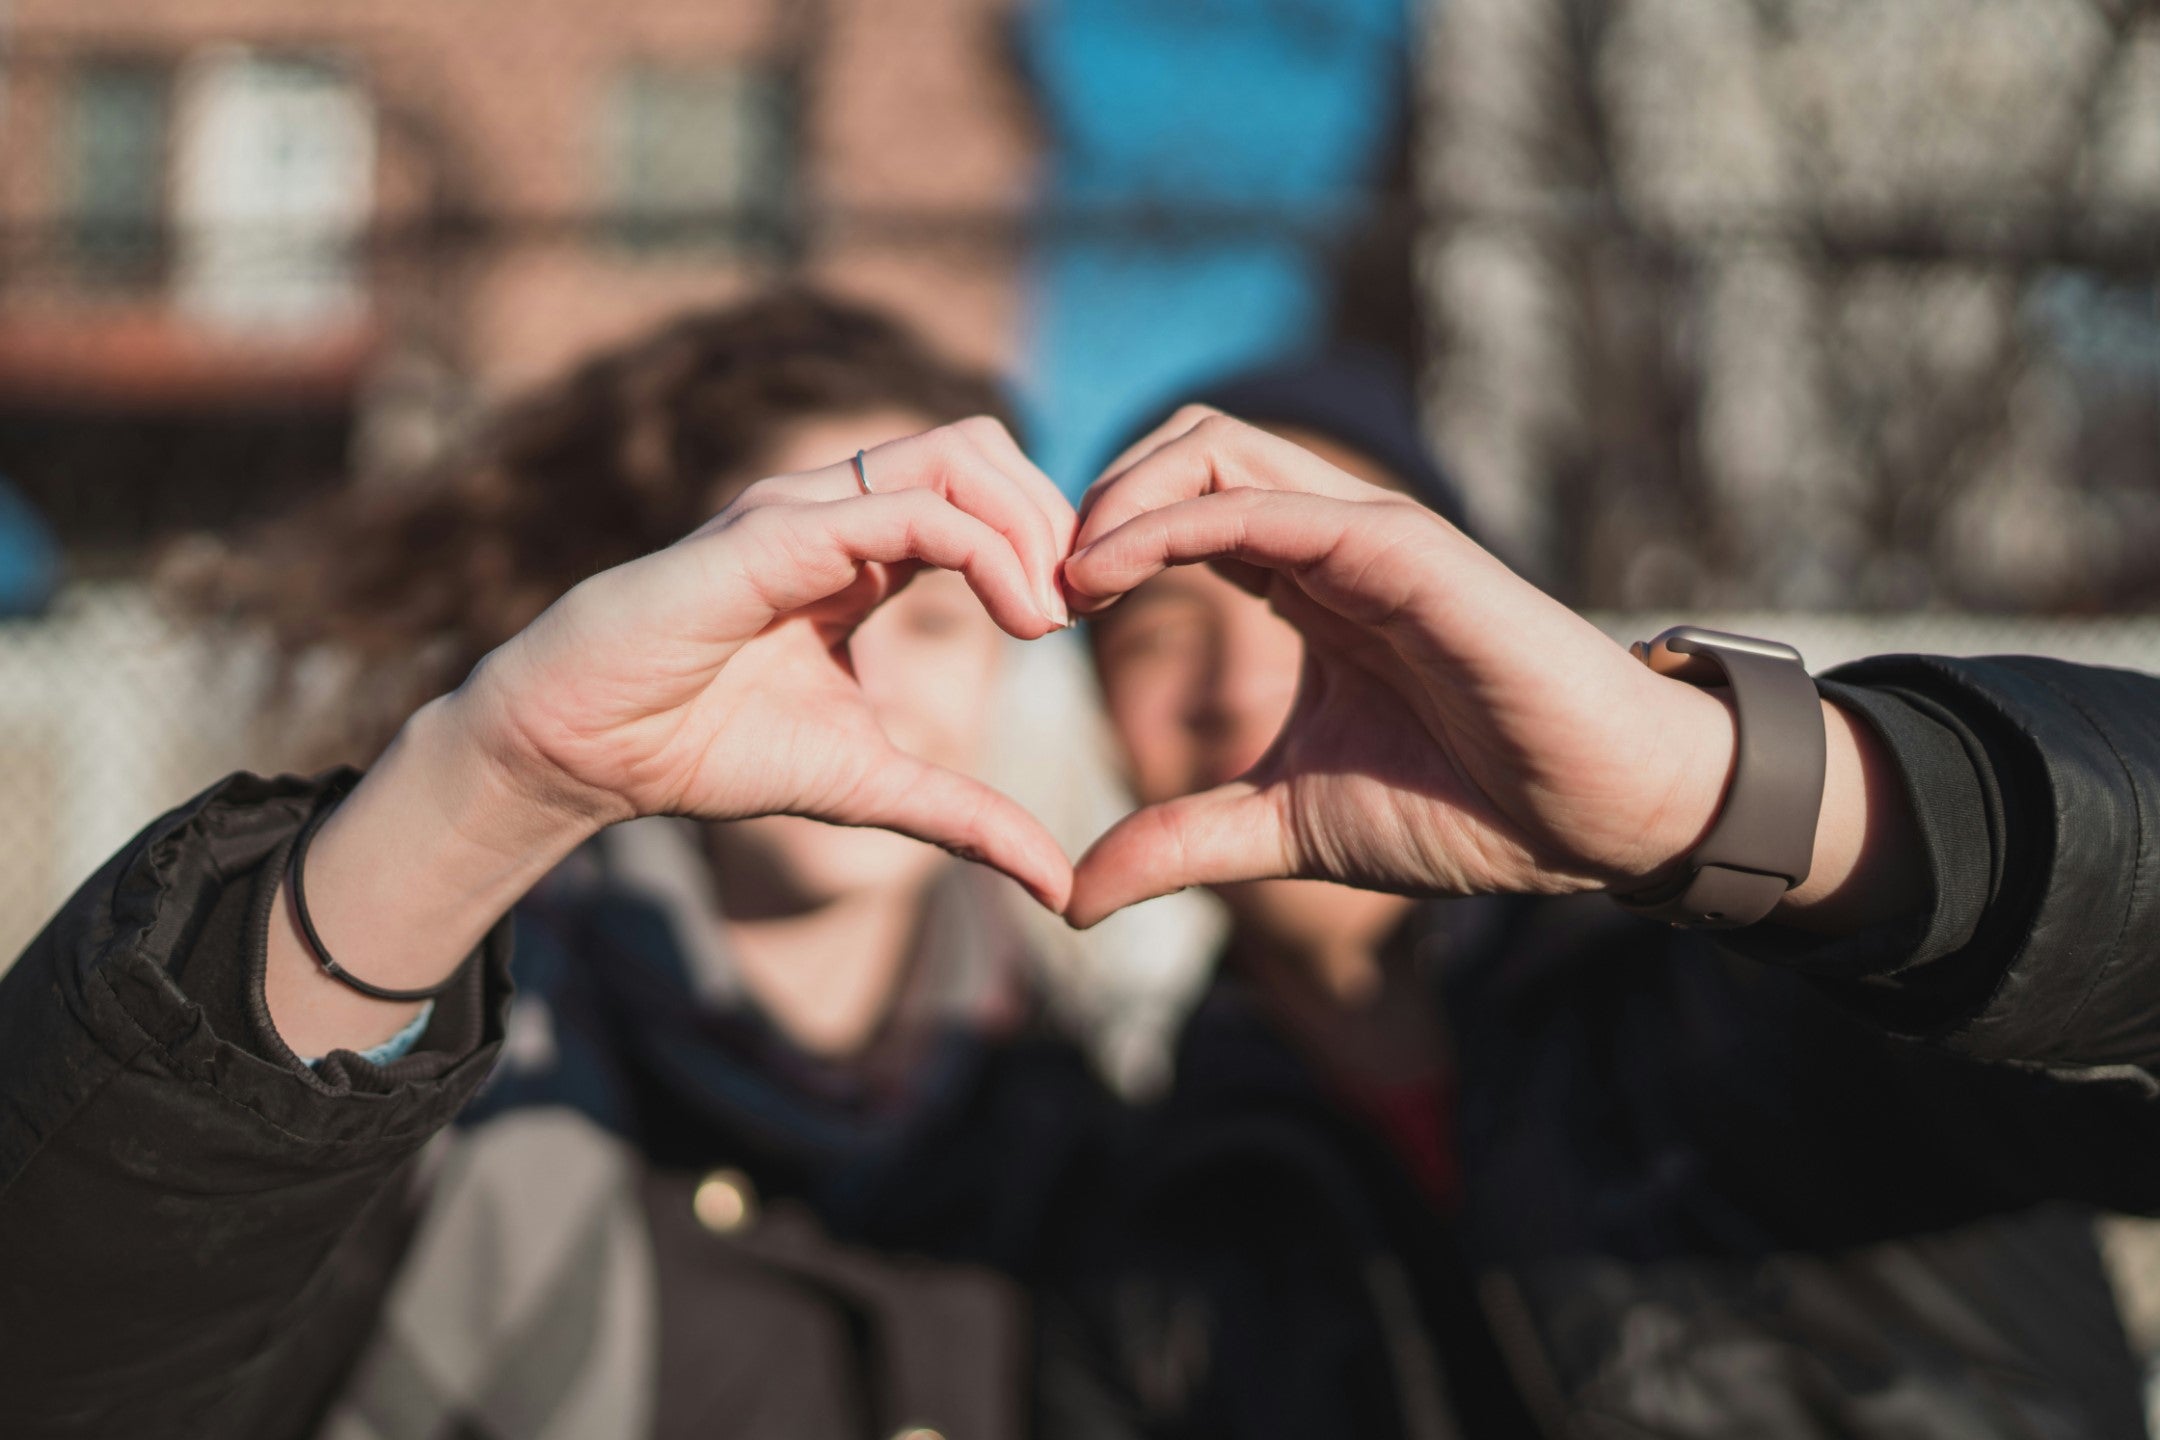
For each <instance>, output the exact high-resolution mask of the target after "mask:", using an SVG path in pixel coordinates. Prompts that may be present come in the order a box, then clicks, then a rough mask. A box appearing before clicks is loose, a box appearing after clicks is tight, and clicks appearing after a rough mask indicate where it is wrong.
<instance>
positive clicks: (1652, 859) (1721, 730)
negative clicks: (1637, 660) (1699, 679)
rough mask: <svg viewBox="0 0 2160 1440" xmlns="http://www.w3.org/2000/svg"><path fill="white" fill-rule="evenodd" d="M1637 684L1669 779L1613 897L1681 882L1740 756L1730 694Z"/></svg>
mask: <svg viewBox="0 0 2160 1440" xmlns="http://www.w3.org/2000/svg"><path fill="white" fill-rule="evenodd" d="M1643 679H1644V680H1645V682H1647V683H1648V685H1649V686H1650V687H1651V694H1652V696H1653V697H1654V698H1653V699H1652V701H1651V706H1652V709H1653V712H1654V713H1656V714H1657V715H1658V716H1659V717H1660V718H1659V721H1658V723H1657V725H1656V727H1655V728H1654V730H1653V732H1652V733H1653V735H1654V736H1655V743H1656V744H1657V745H1658V746H1659V748H1660V750H1661V751H1662V753H1663V756H1664V758H1665V763H1666V766H1667V767H1668V768H1669V771H1670V778H1669V780H1668V781H1667V783H1666V787H1665V793H1664V796H1663V798H1662V799H1661V801H1660V802H1659V803H1658V805H1657V807H1656V809H1655V810H1654V811H1653V812H1652V814H1651V817H1650V820H1649V822H1648V823H1647V824H1645V825H1644V826H1643V827H1642V829H1641V831H1640V832H1639V834H1640V844H1639V846H1638V848H1637V853H1636V855H1635V857H1634V858H1633V859H1632V861H1631V862H1630V863H1629V864H1628V865H1626V866H1624V867H1622V870H1621V874H1620V878H1619V879H1618V880H1617V881H1616V882H1615V883H1613V884H1612V885H1609V886H1608V887H1606V888H1607V889H1608V890H1610V891H1611V892H1612V893H1613V894H1616V895H1633V894H1640V893H1643V892H1646V891H1653V890H1657V889H1659V888H1661V887H1663V886H1666V885H1669V884H1670V883H1672V882H1673V881H1674V880H1675V879H1677V878H1679V876H1680V875H1681V873H1682V872H1683V871H1684V870H1685V869H1686V868H1687V866H1688V863H1689V857H1691V856H1692V855H1693V854H1694V853H1695V851H1696V850H1697V849H1698V848H1700V847H1701V845H1702V843H1703V841H1704V840H1705V839H1706V838H1708V836H1709V834H1710V831H1711V830H1712V829H1713V828H1714V827H1715V826H1716V824H1717V819H1718V814H1719V812H1720V811H1721V810H1722V809H1723V808H1724V805H1725V794H1726V791H1727V789H1728V787H1729V786H1730V785H1731V784H1732V776H1733V768H1734V766H1735V765H1736V764H1737V763H1738V760H1739V753H1740V720H1739V711H1738V707H1737V706H1736V705H1735V704H1734V702H1733V696H1732V691H1731V690H1730V689H1727V688H1725V687H1722V686H1720V687H1718V688H1715V689H1704V688H1702V687H1700V686H1697V685H1690V684H1688V683H1687V682H1685V681H1682V680H1674V679H1671V678H1670V677H1668V676H1664V675H1658V674H1654V673H1652V672H1650V671H1647V670H1646V671H1644V672H1643Z"/></svg>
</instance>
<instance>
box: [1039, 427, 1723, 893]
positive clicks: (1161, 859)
mask: <svg viewBox="0 0 2160 1440" xmlns="http://www.w3.org/2000/svg"><path fill="white" fill-rule="evenodd" d="M1191 564H1210V565H1213V566H1215V567H1216V568H1217V569H1218V570H1220V571H1222V572H1223V573H1224V574H1225V575H1226V576H1228V577H1229V578H1231V579H1232V580H1235V581H1236V582H1238V583H1240V584H1242V585H1244V586H1245V587H1246V588H1247V589H1249V590H1252V591H1253V592H1254V593H1256V594H1259V595H1261V596H1263V597H1265V598H1266V599H1267V600H1268V601H1269V603H1270V604H1271V605H1272V606H1273V607H1274V609H1275V610H1276V612H1277V613H1278V614H1280V615H1281V616H1282V617H1283V618H1284V619H1286V620H1287V621H1289V622H1290V624H1292V625H1293V626H1295V627H1296V628H1297V629H1298V630H1299V631H1300V632H1301V634H1302V635H1303V637H1304V640H1305V660H1304V674H1303V677H1302V682H1301V685H1300V689H1299V692H1298V696H1297V700H1296V702H1295V704H1294V706H1293V707H1292V710H1291V713H1290V716H1289V718H1288V719H1287V720H1286V721H1285V723H1284V726H1283V729H1282V731H1281V733H1280V734H1279V735H1278V736H1277V738H1276V740H1275V743H1274V744H1273V745H1272V746H1271V747H1270V748H1269V750H1268V751H1267V752H1266V754H1265V755H1263V756H1262V757H1261V759H1260V760H1259V762H1258V763H1256V764H1255V765H1254V766H1253V767H1252V769H1251V770H1249V771H1248V772H1247V773H1246V774H1245V775H1243V776H1242V777H1240V778H1238V779H1237V780H1234V781H1232V782H1231V783H1229V784H1226V785H1222V786H1219V787H1217V788H1216V789H1214V790H1210V791H1205V792H1202V793H1200V794H1197V795H1188V796H1185V797H1183V798H1181V799H1177V800H1172V801H1169V802H1167V803H1164V804H1159V805H1153V806H1149V807H1147V808H1145V809H1142V810H1140V811H1138V812H1137V813H1135V814H1133V815H1130V816H1128V817H1126V818H1125V819H1124V820H1122V821H1120V822H1119V823H1118V824H1117V825H1115V826H1113V827H1112V828H1111V829H1110V830H1109V831H1108V833H1106V834H1105V835H1103V836H1102V837H1101V838H1100V839H1099V840H1097V841H1096V842H1095V844H1094V846H1093V847H1092V848H1091V849H1090V850H1089V851H1088V853H1087V854H1086V855H1084V856H1083V857H1082V858H1081V860H1080V862H1079V865H1078V868H1077V873H1076V878H1075V886H1074V894H1073V902H1072V904H1071V906H1070V907H1069V908H1068V910H1067V914H1068V916H1069V918H1071V919H1072V920H1073V922H1074V923H1075V924H1078V925H1090V924H1093V923H1094V922H1096V921H1097V920H1100V919H1102V918H1103V917H1104V916H1105V915H1108V914H1110V913H1111V912H1113V911H1115V910H1117V909H1118V908H1120V907H1121V906H1124V905H1129V904H1132V903H1133V902H1135V901H1137V900H1142V899H1146V898H1148V897H1149V896H1152V895H1158V894H1162V893H1164V892H1166V891H1170V890H1174V889H1177V888H1180V887H1181V886H1186V885H1198V884H1205V885H1219V884H1227V883H1232V882H1236V881H1243V880H1260V879H1271V878H1276V877H1302V878H1310V879H1325V880H1335V881H1339V882H1343V883H1347V884H1351V885H1358V886H1363V887H1365V888H1368V889H1374V890H1391V891H1397V892H1401V893H1406V894H1418V895H1471V894H1485V893H1494V892H1511V893H1530V894H1557V893H1568V892H1572V891H1579V890H1589V889H1601V888H1618V889H1622V890H1625V889H1629V888H1636V887H1637V886H1639V885H1640V883H1641V882H1642V881H1643V879H1644V878H1645V877H1648V876H1653V875H1657V874H1659V873H1661V872H1663V871H1664V870H1665V869H1666V868H1668V867H1669V866H1671V865H1672V864H1673V863H1674V862H1675V861H1676V860H1677V859H1678V858H1680V857H1682V856H1684V855H1685V854H1686V853H1687V852H1688V850H1689V849H1690V848H1691V847H1692V846H1693V845H1694V844H1695V843H1696V842H1697V841H1698V840H1699V839H1700V838H1701V836H1702V834H1703V832H1704V830H1705V829H1706V828H1707V826H1708V825H1709V823H1710V821H1711V820H1712V819H1713V818H1714V816H1715V813H1716V810H1717V806H1718V803H1719V800H1720V797H1721V794H1722V790H1723V786H1724V782H1725V776H1726V774H1727V772H1728V770H1729V768H1730V765H1731V759H1732V754H1733V749H1734V728H1733V723H1732V720H1731V718H1730V716H1729V714H1728V712H1727V711H1726V709H1725V707H1724V706H1723V705H1722V704H1720V703H1719V702H1718V701H1717V700H1715V699H1713V698H1711V697H1710V696H1709V695H1708V694H1706V693H1705V692H1704V691H1701V690H1698V689H1696V688H1694V687H1692V686H1688V685H1683V684H1681V683H1679V682H1677V681H1674V680H1668V679H1665V678H1663V677H1661V676H1658V675H1656V674H1653V673H1652V672H1651V671H1650V670H1649V669H1648V668H1646V667H1645V666H1643V665H1641V664H1638V663H1637V662H1636V661H1635V660H1633V659H1631V658H1630V657H1629V655H1628V653H1627V652H1626V651H1625V650H1623V649H1621V648H1620V647H1619V646H1618V645H1615V644H1614V643H1613V642H1612V641H1611V640H1609V639H1607V638H1606V637H1605V636H1604V635H1602V634H1601V633H1600V632H1599V631H1598V630H1597V629H1596V628H1595V627H1593V626H1592V625H1591V624H1590V623H1589V622H1588V621H1587V620H1584V619H1582V618H1581V617H1580V616H1578V615H1576V614H1574V613H1573V612H1571V611H1569V610H1568V609H1567V608H1566V607H1565V606H1562V605H1560V604H1559V603H1558V602H1556V601H1554V600H1552V599H1551V598H1549V597H1548V596H1546V595H1544V594H1542V593H1540V592H1539V591H1538V590H1536V589H1535V588H1534V587H1532V586H1531V585H1529V584H1528V583H1527V582H1525V581H1523V580H1521V579H1520V578H1518V577H1517V576H1515V575H1513V574H1512V573H1510V572H1509V571H1508V570H1507V568H1506V567H1505V566H1503V565H1502V564H1500V563H1499V562H1498V561H1497V560H1495V559H1494V558H1493V557H1492V556H1490V555H1488V554H1487V553H1486V552H1485V551H1483V550H1481V549H1479V548H1478V547H1477V546H1476V545H1474V544H1473V543H1471V542H1470V541H1469V540H1468V539H1467V538H1466V537H1465V536H1463V535H1462V533H1461V532H1459V531H1458V530H1456V529H1455V528H1454V527H1453V526H1451V525H1450V524H1448V523H1447V521H1445V520H1443V519H1441V518H1440V517H1439V516H1437V515H1435V514H1433V513H1432V512H1431V511H1429V510H1427V509H1425V508H1424V507H1422V506H1420V505H1418V504H1415V503H1413V502H1411V501H1408V500H1406V499H1404V498H1403V497H1401V496H1399V495H1396V494H1393V493H1392V492H1389V491H1385V490H1381V489H1377V488H1375V487H1373V486H1371V485H1368V484H1365V483H1364V482H1362V481H1360V480H1357V479H1356V478H1354V477H1352V476H1350V475H1348V474H1346V473H1344V472H1343V471H1340V470H1338V469H1336V468H1335V467H1334V466H1332V465H1329V464H1327V463H1326V462H1325V461H1323V460H1321V459H1320V458H1319V457H1318V456H1315V455H1312V454H1310V453H1308V452H1306V451H1304V450H1301V449H1299V448H1298V447H1297V446H1295V445H1292V444H1290V443H1289V442H1288V441H1285V440H1281V439H1278V438H1276V437H1274V436H1272V435H1269V434H1266V433H1265V432H1263V431H1260V430H1258V429H1255V428H1253V427H1252V426H1249V425H1244V424H1241V423H1239V422H1238V421H1235V420H1232V419H1230V418H1228V417H1226V416H1223V415H1219V414H1214V413H1212V412H1207V411H1204V410H1200V409H1189V410H1187V411H1184V412H1181V413H1180V414H1179V415H1178V416H1176V417H1174V418H1173V419H1172V421H1171V422H1170V423H1169V424H1167V425H1165V426H1164V427H1163V428H1162V429H1161V430H1160V431H1158V432H1157V433H1156V434H1154V435H1152V436H1150V437H1148V438H1147V439H1146V440H1144V441H1142V442H1141V443H1140V444H1139V445H1136V446H1135V447H1134V448H1133V450H1131V451H1129V452H1128V453H1127V455H1126V456H1125V457H1123V458H1122V459H1121V460H1120V461H1119V462H1117V463H1116V464H1115V465H1113V467H1112V468H1111V471H1110V473H1109V474H1108V475H1107V476H1106V477H1105V478H1104V479H1103V480H1102V481H1100V482H1098V484H1097V485H1096V487H1095V488H1094V489H1093V490H1092V491H1091V492H1090V493H1089V495H1088V496H1087V497H1086V499H1085V500H1084V501H1083V502H1082V522H1081V528H1080V532H1079V534H1078V537H1077V540H1076V544H1075V549H1074V551H1073V554H1072V555H1071V556H1070V557H1069V558H1068V559H1067V561H1066V563H1065V569H1064V581H1065V584H1066V587H1067V590H1068V592H1069V593H1070V594H1071V596H1072V597H1073V602H1074V604H1075V605H1076V607H1078V608H1080V609H1083V610H1090V611H1092V610H1099V609H1101V608H1103V607H1104V606H1106V605H1109V604H1111V603H1113V602H1115V601H1116V600H1117V599H1118V598H1119V597H1120V596H1123V595H1124V594H1126V593H1127V592H1128V591H1131V590H1133V589H1135V588H1137V587H1138V586H1140V585H1142V584H1145V583H1146V582H1147V581H1148V580H1149V579H1151V578H1152V577H1153V576H1155V575H1156V574H1158V573H1160V572H1161V571H1162V570H1163V569H1164V568H1165V567H1167V566H1171V565H1191Z"/></svg>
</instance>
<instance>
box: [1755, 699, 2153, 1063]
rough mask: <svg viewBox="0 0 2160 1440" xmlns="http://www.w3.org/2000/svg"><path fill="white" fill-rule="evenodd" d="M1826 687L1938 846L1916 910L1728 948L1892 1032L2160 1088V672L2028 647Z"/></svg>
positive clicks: (1928, 841)
mask: <svg viewBox="0 0 2160 1440" xmlns="http://www.w3.org/2000/svg"><path fill="white" fill-rule="evenodd" d="M1823 690H1824V692H1825V693H1826V694H1828V695H1829V696H1831V698H1833V699H1836V700H1838V701H1839V702H1841V703H1843V704H1845V705H1846V706H1847V707H1848V708H1850V709H1853V710H1854V711H1856V712H1858V713H1859V714H1860V715H1861V716H1862V717H1863V718H1864V719H1865V720H1866V721H1867V722H1868V723H1869V724H1870V725H1871V726H1872V727H1873V728H1874V729H1875V731H1876V733H1877V734H1879V735H1880V736H1881V737H1882V738H1883V740H1884V741H1885V743H1886V745H1887V747H1888V749H1889V750H1890V752H1891V754H1892V756H1893V757H1894V759H1895V761H1896V764H1897V766H1898V769H1899V771H1900V773H1901V775H1902V777H1903V779H1904V783H1905V787H1906V792H1907V794H1908V796H1909V797H1910V799H1911V801H1912V805H1913V812H1914V814H1915V816H1916V818H1917V819H1918V822H1919V828H1920V831H1921V835H1922V839H1923V842H1924V845H1925V848H1926V851H1927V874H1928V877H1929V883H1928V894H1927V895H1926V896H1924V897H1922V899H1923V903H1922V904H1921V905H1920V906H1919V907H1918V908H1917V910H1916V912H1915V914H1914V916H1913V917H1912V918H1911V919H1910V920H1909V921H1908V922H1906V923H1904V924H1902V925H1898V926H1892V927H1887V928H1885V929H1884V930H1881V931H1878V932H1875V933H1871V934H1867V935H1861V936H1856V937H1851V938H1848V939H1843V940H1838V941H1821V940H1816V939H1813V938H1810V937H1807V936H1802V935H1799V934H1797V933H1795V932H1790V931H1782V930H1780V929H1778V928H1777V927H1774V926H1763V927H1758V928H1757V929H1756V930H1754V931H1750V932H1739V933H1738V934H1736V935H1735V936H1734V937H1733V938H1732V939H1731V941H1730V942H1729V945H1730V948H1732V949H1734V950H1736V951H1738V952H1739V953H1741V954H1743V955H1747V956H1750V957H1752V958H1756V959H1762V960H1772V961H1776V962H1779V963H1783V964H1787V965H1791V966H1793V967H1795V968H1797V969H1800V970H1803V971H1805V972H1808V973H1810V974H1812V975H1814V976H1816V977H1817V979H1818V981H1819V982H1820V983H1821V984H1822V985H1823V987H1824V988H1825V989H1826V990H1828V991H1829V992H1830V993H1831V994H1832V995H1833V996H1834V997H1836V998H1837V999H1839V1000H1840V1001H1841V1002H1842V1003H1844V1004H1845V1005H1846V1006H1847V1007H1848V1008H1850V1009H1853V1010H1856V1011H1858V1012H1860V1013H1862V1014H1864V1015H1867V1016H1868V1017H1870V1018H1872V1019H1874V1020H1876V1021H1877V1022H1879V1023H1880V1024H1882V1025H1884V1026H1885V1027H1887V1028H1888V1029H1890V1030H1892V1031H1894V1032H1897V1033H1900V1034H1906V1035H1911V1036H1916V1037H1921V1038H1925V1039H1929V1040H1933V1041H1937V1042H1939V1043H1941V1044H1943V1045H1945V1046H1947V1047H1948V1048H1950V1049H1952V1050H1954V1051H1957V1052H1960V1053H1962V1054H1965V1055H1969V1056H1972V1057H1974V1058H1977V1059H1982V1060H1990V1061H1997V1062H2006V1063H2011V1064H2017V1065H2024V1066H2035V1067H2041V1068H2045V1069H2047V1070H2049V1071H2051V1072H2054V1073H2056V1074H2058V1075H2061V1076H2064V1077H2065V1078H2075V1079H2101V1080H2104V1079H2120V1080H2127V1081H2129V1082H2131V1083H2132V1084H2134V1085H2136V1086H2138V1087H2139V1088H2142V1089H2145V1090H2146V1091H2148V1092H2153V1093H2160V1085H2156V1084H2155V1081H2154V1077H2155V1075H2160V679H2156V678H2154V677H2152V676H2147V675H2141V674H2135V673H2132V672H2128V671H2121V670H2108V669H2101V668H2097V667H2092V666H2080V665H2072V664H2068V663H2065V662H2061V661H2054V660H2043V659H2036V658H2032V657H2025V656H2015V657H1990V658H1985V659H1963V660H1961V659H1945V658H1940V657H1925V656H1887V657H1881V658H1877V659H1872V660H1866V661H1862V662H1859V663H1858V664H1855V665H1850V666H1846V667H1843V668H1842V669H1840V670H1837V671H1834V672H1832V674H1831V676H1830V677H1828V678H1827V679H1826V680H1825V681H1824V682H1823Z"/></svg>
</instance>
